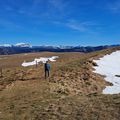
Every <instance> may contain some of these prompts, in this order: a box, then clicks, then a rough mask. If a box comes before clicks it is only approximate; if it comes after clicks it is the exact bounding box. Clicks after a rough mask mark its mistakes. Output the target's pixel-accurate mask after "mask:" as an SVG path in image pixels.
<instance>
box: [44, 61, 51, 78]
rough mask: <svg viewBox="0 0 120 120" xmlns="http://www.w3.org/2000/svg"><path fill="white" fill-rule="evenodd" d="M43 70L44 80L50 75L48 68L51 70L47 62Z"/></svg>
mask: <svg viewBox="0 0 120 120" xmlns="http://www.w3.org/2000/svg"><path fill="white" fill-rule="evenodd" d="M44 68H45V79H46V78H47V77H49V75H50V68H51V66H50V64H48V61H46V63H45V64H44Z"/></svg>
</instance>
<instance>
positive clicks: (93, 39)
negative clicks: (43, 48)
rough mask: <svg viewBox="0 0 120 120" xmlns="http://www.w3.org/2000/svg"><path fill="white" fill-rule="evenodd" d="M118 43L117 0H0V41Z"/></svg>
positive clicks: (119, 0) (119, 5)
mask: <svg viewBox="0 0 120 120" xmlns="http://www.w3.org/2000/svg"><path fill="white" fill-rule="evenodd" d="M18 42H26V43H31V44H33V45H102V44H120V0H0V44H4V43H12V44H15V43H18Z"/></svg>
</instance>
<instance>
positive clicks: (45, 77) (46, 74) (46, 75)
mask: <svg viewBox="0 0 120 120" xmlns="http://www.w3.org/2000/svg"><path fill="white" fill-rule="evenodd" d="M46 78H47V71H46V70H45V79H46Z"/></svg>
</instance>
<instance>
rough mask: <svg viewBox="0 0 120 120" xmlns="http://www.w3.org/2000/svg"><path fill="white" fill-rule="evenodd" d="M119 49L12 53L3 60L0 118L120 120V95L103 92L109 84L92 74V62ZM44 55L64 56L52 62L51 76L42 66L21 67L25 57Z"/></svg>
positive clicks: (8, 119) (21, 119)
mask: <svg viewBox="0 0 120 120" xmlns="http://www.w3.org/2000/svg"><path fill="white" fill-rule="evenodd" d="M115 49H119V48H115ZM115 49H109V50H104V51H100V52H94V53H90V54H80V53H37V54H29V55H28V56H24V54H22V55H15V56H10V59H9V60H8V61H7V60H6V61H4V62H3V61H2V60H0V63H2V64H3V63H4V65H3V66H4V77H3V78H0V84H1V92H0V120H49V119H50V120H119V118H120V115H119V113H120V95H102V94H101V92H102V89H103V88H104V87H105V85H107V84H109V83H106V82H105V81H104V80H103V77H102V76H100V75H97V74H94V73H92V64H93V63H92V62H91V60H92V59H93V58H98V57H100V56H103V55H104V54H107V53H111V52H112V51H115ZM43 55H45V56H51V55H58V56H60V59H59V60H58V61H57V62H56V63H52V72H51V77H50V79H47V80H45V79H44V77H43V66H42V65H39V67H38V68H35V67H29V68H22V67H19V66H18V65H20V63H21V62H22V61H24V60H29V59H31V60H32V59H33V58H34V57H38V56H43ZM20 56H21V57H20ZM7 57H9V56H7ZM18 57H20V59H19V58H18ZM17 58H18V59H17ZM13 60H14V61H13ZM6 63H7V64H6ZM57 63H59V64H57ZM9 84H10V85H9ZM3 86H4V87H3Z"/></svg>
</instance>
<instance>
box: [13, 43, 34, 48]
mask: <svg viewBox="0 0 120 120" xmlns="http://www.w3.org/2000/svg"><path fill="white" fill-rule="evenodd" d="M14 47H28V48H31V47H32V46H31V45H30V44H28V43H17V44H16V45H14Z"/></svg>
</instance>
